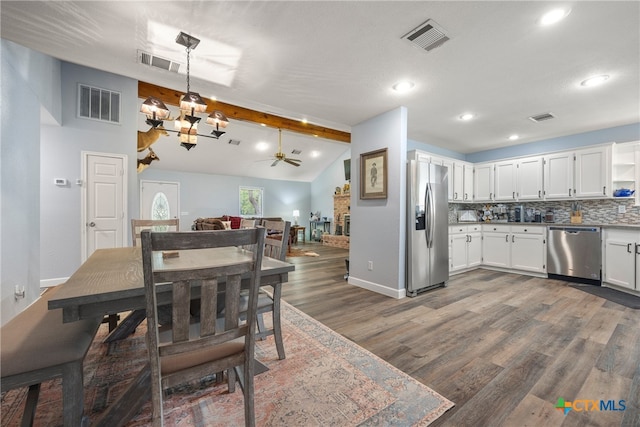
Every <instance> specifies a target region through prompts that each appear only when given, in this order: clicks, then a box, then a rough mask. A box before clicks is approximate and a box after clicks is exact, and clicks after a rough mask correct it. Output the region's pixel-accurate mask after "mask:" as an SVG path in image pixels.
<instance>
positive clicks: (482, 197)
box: [473, 163, 494, 202]
mask: <svg viewBox="0 0 640 427" xmlns="http://www.w3.org/2000/svg"><path fill="white" fill-rule="evenodd" d="M493 167H494V164H493V163H479V164H477V165H475V167H474V169H473V171H474V172H473V200H474V201H476V202H483V201H493V187H494V186H493V180H494V168H493Z"/></svg>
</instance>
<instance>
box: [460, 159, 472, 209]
mask: <svg viewBox="0 0 640 427" xmlns="http://www.w3.org/2000/svg"><path fill="white" fill-rule="evenodd" d="M463 175H464V184H463V189H464V191H463V197H462V199H463V200H464V201H465V202H472V201H473V164H471V163H465V164H464V165H463Z"/></svg>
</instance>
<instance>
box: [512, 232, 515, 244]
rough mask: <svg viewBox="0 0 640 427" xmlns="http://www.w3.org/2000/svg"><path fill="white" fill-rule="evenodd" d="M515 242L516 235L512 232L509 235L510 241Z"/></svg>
mask: <svg viewBox="0 0 640 427" xmlns="http://www.w3.org/2000/svg"><path fill="white" fill-rule="evenodd" d="M515 242H516V235H515V234H512V235H511V243H515Z"/></svg>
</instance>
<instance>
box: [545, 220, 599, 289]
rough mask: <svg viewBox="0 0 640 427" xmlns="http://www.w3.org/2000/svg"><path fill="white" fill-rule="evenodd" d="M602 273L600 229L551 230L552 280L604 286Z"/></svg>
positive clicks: (549, 266) (550, 268)
mask: <svg viewBox="0 0 640 427" xmlns="http://www.w3.org/2000/svg"><path fill="white" fill-rule="evenodd" d="M601 270H602V243H601V237H600V227H557V226H551V227H549V244H548V245H547V273H548V275H549V277H550V278H557V279H561V280H569V281H575V282H582V283H589V284H592V285H601V284H602V283H601Z"/></svg>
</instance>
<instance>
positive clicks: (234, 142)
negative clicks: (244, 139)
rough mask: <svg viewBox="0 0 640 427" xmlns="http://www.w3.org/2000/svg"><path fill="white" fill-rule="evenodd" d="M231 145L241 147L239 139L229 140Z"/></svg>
mask: <svg viewBox="0 0 640 427" xmlns="http://www.w3.org/2000/svg"><path fill="white" fill-rule="evenodd" d="M229 144H231V145H240V140H239V139H229Z"/></svg>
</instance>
